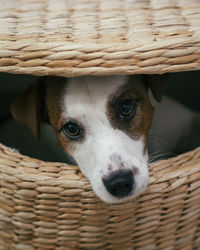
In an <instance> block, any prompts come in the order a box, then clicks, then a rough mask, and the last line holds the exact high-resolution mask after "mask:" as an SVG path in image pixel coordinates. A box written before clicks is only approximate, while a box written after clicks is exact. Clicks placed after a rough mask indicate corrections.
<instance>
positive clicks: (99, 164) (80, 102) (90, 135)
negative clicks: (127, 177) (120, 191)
mask: <svg viewBox="0 0 200 250" xmlns="http://www.w3.org/2000/svg"><path fill="white" fill-rule="evenodd" d="M126 83H127V77H126V76H121V77H120V76H111V77H108V76H107V77H78V78H71V79H69V80H68V83H67V85H66V89H65V94H64V105H63V114H62V115H63V117H65V118H66V119H69V118H72V119H76V120H78V121H79V122H80V123H81V124H83V125H84V127H85V129H86V132H85V138H84V139H83V141H81V142H76V141H75V142H74V147H72V148H73V151H71V152H69V153H71V155H72V156H73V157H74V158H75V160H76V161H77V163H78V164H79V167H80V169H81V171H82V172H83V174H84V175H85V176H86V177H87V178H88V179H89V180H90V182H91V185H92V188H93V190H94V191H95V193H96V194H97V195H98V196H99V197H100V198H101V199H102V200H104V201H106V202H108V203H115V202H119V201H121V200H122V199H120V200H119V199H117V198H115V197H114V196H112V195H111V194H109V193H108V191H107V190H106V188H105V187H104V184H103V182H102V178H103V177H104V176H107V175H108V174H109V173H110V172H111V171H116V170H119V169H121V168H122V166H120V163H119V161H121V162H123V168H125V169H130V170H132V171H135V170H137V171H136V174H135V183H134V193H133V194H132V196H134V195H136V194H138V193H139V192H141V191H142V190H143V189H144V187H145V186H146V185H147V182H148V168H147V154H145V155H144V152H143V151H144V142H143V138H142V137H141V138H140V139H138V140H133V139H131V138H130V137H129V136H128V135H127V134H126V133H124V132H122V131H120V130H119V129H114V128H113V127H112V126H111V124H110V122H109V120H108V117H107V115H106V105H107V101H108V98H110V96H111V95H113V94H115V93H116V91H117V90H118V88H119V87H120V86H122V85H124V84H126ZM109 165H112V170H110V169H109Z"/></svg>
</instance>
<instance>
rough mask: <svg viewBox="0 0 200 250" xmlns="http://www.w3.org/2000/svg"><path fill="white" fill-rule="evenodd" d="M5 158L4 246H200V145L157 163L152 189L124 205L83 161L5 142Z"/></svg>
mask: <svg viewBox="0 0 200 250" xmlns="http://www.w3.org/2000/svg"><path fill="white" fill-rule="evenodd" d="M0 157H1V158H0V170H1V175H0V176H1V179H0V181H1V197H0V249H9V250H10V249H20V250H33V249H52V250H57V249H59V250H61V249H62V250H64V249H65V250H66V249H140V250H141V249H148V250H150V249H152V250H153V249H181V250H182V249H199V247H200V148H198V149H196V150H194V151H192V152H190V153H187V154H185V155H182V156H179V157H177V158H173V159H170V160H166V161H162V162H159V163H154V164H153V165H151V166H150V172H151V180H150V185H149V187H148V189H147V190H146V192H145V193H144V194H142V195H141V196H139V197H138V198H136V199H133V200H131V201H128V202H125V203H122V204H118V205H107V204H105V203H102V202H101V201H100V200H99V199H98V198H96V197H95V196H94V194H93V192H92V191H91V188H90V185H89V183H88V181H87V180H86V179H85V178H84V177H83V176H82V175H81V173H80V172H79V170H78V168H77V167H74V166H68V165H65V164H60V163H45V162H41V161H39V160H35V159H31V158H29V157H24V156H22V155H20V154H18V153H15V152H13V151H12V150H10V149H8V148H6V147H5V146H3V145H1V146H0ZM38 173H39V174H38Z"/></svg>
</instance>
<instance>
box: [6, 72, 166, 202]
mask: <svg viewBox="0 0 200 250" xmlns="http://www.w3.org/2000/svg"><path fill="white" fill-rule="evenodd" d="M165 78H166V77H165V76H131V77H129V76H106V77H94V76H87V77H77V78H69V79H66V78H61V77H42V78H40V79H39V82H37V83H36V84H34V85H31V86H30V87H29V88H28V89H27V90H26V91H25V92H24V93H23V94H22V95H20V96H19V97H18V98H17V99H16V100H15V101H14V103H13V104H12V107H11V110H12V114H13V116H14V118H15V119H16V120H17V121H18V122H20V123H21V124H23V125H25V126H26V127H28V128H29V129H30V130H31V132H32V134H33V136H34V137H35V139H38V138H39V136H40V123H41V121H45V122H48V123H49V124H51V126H52V127H53V130H54V131H55V134H56V137H57V140H58V142H59V144H60V146H61V147H62V148H63V149H64V150H65V151H66V152H67V153H69V154H70V155H72V156H73V157H74V158H75V160H76V161H77V163H78V165H79V167H80V169H81V171H82V173H83V174H84V175H85V176H86V177H87V178H88V179H89V181H90V183H91V185H92V188H93V190H94V192H95V193H96V194H97V195H98V196H99V197H100V198H101V199H102V200H103V201H105V202H108V203H117V202H119V201H123V200H125V199H128V198H130V197H133V196H135V195H137V194H138V193H140V192H142V191H143V190H144V188H145V187H146V185H147V183H148V166H147V165H148V153H147V134H148V131H149V129H150V127H151V123H152V117H153V112H154V108H153V106H152V104H151V102H150V100H149V96H148V94H147V92H148V89H149V88H150V89H151V91H152V94H153V96H154V98H155V99H156V100H157V101H160V99H161V92H162V87H163V85H164V82H165Z"/></svg>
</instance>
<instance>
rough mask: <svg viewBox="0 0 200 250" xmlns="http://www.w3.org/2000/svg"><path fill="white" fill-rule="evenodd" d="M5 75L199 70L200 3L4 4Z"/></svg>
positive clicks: (12, 0) (0, 34) (82, 0)
mask: <svg viewBox="0 0 200 250" xmlns="http://www.w3.org/2000/svg"><path fill="white" fill-rule="evenodd" d="M0 58H1V59H0V72H10V73H26V74H34V75H60V76H78V75H111V74H133V73H134V74H138V73H164V72H173V71H184V70H194V69H199V68H200V1H199V0H188V1H186V0H168V1H167V0H159V1H158V0H142V1H141V0H123V1H121V0H109V1H105V0H93V1H90V0H77V1H74V0H68V1H67V0H56V1H55V0H9V1H8V0H1V1H0Z"/></svg>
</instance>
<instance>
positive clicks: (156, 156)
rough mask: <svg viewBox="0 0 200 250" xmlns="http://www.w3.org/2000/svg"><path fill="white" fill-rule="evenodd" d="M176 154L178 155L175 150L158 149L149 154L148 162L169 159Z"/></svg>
mask: <svg viewBox="0 0 200 250" xmlns="http://www.w3.org/2000/svg"><path fill="white" fill-rule="evenodd" d="M174 156H177V154H176V153H174V152H162V151H157V152H154V153H152V154H151V155H149V157H148V163H151V162H155V161H158V160H164V159H168V158H170V157H174Z"/></svg>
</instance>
